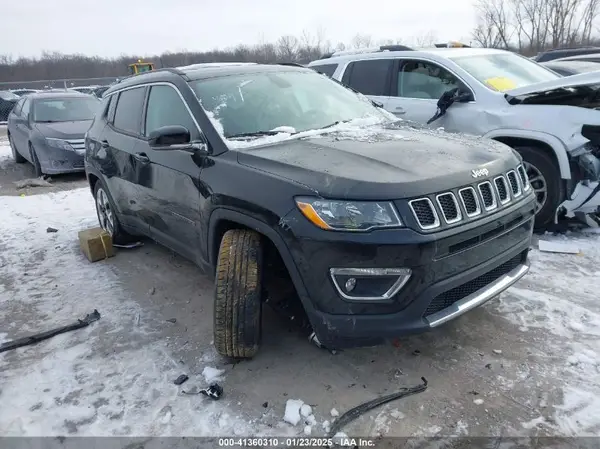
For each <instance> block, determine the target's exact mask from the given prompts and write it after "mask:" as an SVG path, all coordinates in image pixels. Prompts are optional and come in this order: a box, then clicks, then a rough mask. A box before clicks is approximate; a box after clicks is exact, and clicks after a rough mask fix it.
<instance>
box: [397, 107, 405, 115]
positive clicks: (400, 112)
mask: <svg viewBox="0 0 600 449" xmlns="http://www.w3.org/2000/svg"><path fill="white" fill-rule="evenodd" d="M394 114H398V115H402V114H406V111H405V110H404V108H403V107H401V106H396V107H395V108H394Z"/></svg>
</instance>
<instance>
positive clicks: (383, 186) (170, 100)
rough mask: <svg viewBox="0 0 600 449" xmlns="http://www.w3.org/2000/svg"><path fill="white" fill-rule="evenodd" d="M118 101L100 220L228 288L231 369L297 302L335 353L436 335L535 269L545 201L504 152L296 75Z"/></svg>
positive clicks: (109, 100) (156, 74)
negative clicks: (268, 306)
mask: <svg viewBox="0 0 600 449" xmlns="http://www.w3.org/2000/svg"><path fill="white" fill-rule="evenodd" d="M103 103H104V106H103V108H101V112H99V113H98V115H97V116H96V118H95V120H94V122H93V124H92V126H91V128H90V129H89V131H88V133H87V135H86V162H85V168H86V172H87V177H88V180H89V184H90V188H91V190H92V192H93V195H94V198H95V201H96V206H97V212H98V219H99V221H100V224H101V226H102V227H103V228H104V229H105V230H106V231H108V232H109V233H110V234H111V235H112V236H113V239H114V241H116V242H119V241H124V240H127V239H128V238H130V237H131V235H146V236H150V237H151V238H152V239H154V240H156V241H157V242H159V243H161V244H163V245H165V246H167V247H169V248H171V249H172V250H174V251H175V252H177V253H179V254H181V255H182V256H184V257H187V258H189V259H191V260H192V261H194V262H196V263H197V264H198V265H199V266H200V268H201V269H202V270H203V271H204V272H205V273H208V274H211V275H214V276H215V284H216V288H215V304H214V334H215V339H214V343H215V345H216V348H217V350H218V352H219V353H221V354H223V355H226V356H230V357H252V356H253V355H254V354H255V353H256V351H257V349H258V345H259V341H260V336H261V311H262V303H263V302H264V301H265V300H267V299H268V300H269V302H272V301H273V298H277V297H278V293H281V292H284V293H281V294H279V299H278V301H279V302H278V303H281V301H292V299H290V298H295V299H296V300H298V301H299V302H298V304H300V305H301V306H302V309H303V311H304V312H305V317H306V318H307V319H308V320H307V321H308V323H309V324H310V325H311V326H312V330H313V331H314V333H313V338H314V339H315V340H316V341H317V342H320V343H321V344H322V345H323V346H325V347H328V348H332V349H333V348H340V347H349V346H356V345H363V344H372V343H377V342H378V341H380V340H382V339H383V338H389V337H396V336H400V335H403V334H408V333H413V332H420V331H425V330H427V329H431V328H433V327H436V326H438V325H440V324H442V323H444V322H446V321H448V320H450V319H452V318H455V317H457V316H459V315H461V314H462V313H464V312H466V311H468V310H470V309H472V308H474V307H476V306H478V305H480V304H483V303H484V302H486V301H487V300H489V299H491V298H493V297H495V296H496V295H498V294H499V293H501V292H502V291H504V290H505V289H507V288H508V287H509V286H510V285H512V284H513V283H514V282H516V281H517V280H518V279H520V278H521V277H522V276H524V275H525V273H526V272H527V271H528V261H527V254H528V251H529V245H530V242H531V235H532V223H533V217H534V203H535V201H534V196H533V194H532V188H531V187H530V185H529V184H528V183H527V176H526V175H525V172H524V170H523V167H522V166H521V159H520V157H519V156H518V154H516V153H515V152H514V151H513V150H512V149H510V148H509V147H508V146H505V145H503V144H501V143H498V142H494V141H491V140H484V139H480V138H476V137H466V136H455V135H450V134H445V133H443V132H441V131H440V132H435V131H420V130H418V129H416V128H414V127H411V126H408V125H406V124H403V122H401V121H400V122H399V121H398V119H396V118H395V117H394V116H391V115H390V114H388V113H386V112H385V111H384V110H382V109H381V108H378V107H376V106H375V105H374V104H373V103H371V102H370V101H369V100H367V99H366V97H364V96H362V95H361V94H358V93H356V92H353V91H351V90H349V89H348V88H346V87H344V86H342V85H340V84H339V83H337V82H335V81H332V80H331V79H329V78H327V77H326V76H324V75H321V74H318V73H316V72H314V71H313V70H311V69H307V68H301V67H294V66H290V65H259V64H241V63H240V64H200V65H196V66H188V67H185V68H179V69H161V70H156V71H153V72H150V73H146V74H141V75H135V76H133V77H130V78H127V79H125V80H123V81H121V82H120V83H118V84H116V85H114V86H112V87H111V88H110V89H108V90H107V91H106V93H105V94H104V98H103ZM286 286H291V290H290V291H289V292H286V290H285V287H286ZM288 293H289V294H288ZM282 298H283V299H282Z"/></svg>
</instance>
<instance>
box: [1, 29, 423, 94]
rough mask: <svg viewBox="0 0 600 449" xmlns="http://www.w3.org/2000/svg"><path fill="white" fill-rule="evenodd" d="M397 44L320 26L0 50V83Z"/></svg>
mask: <svg viewBox="0 0 600 449" xmlns="http://www.w3.org/2000/svg"><path fill="white" fill-rule="evenodd" d="M433 39H435V35H434V34H433V33H427V34H425V35H423V36H420V37H419V38H418V39H417V41H418V43H425V44H426V45H428V44H430V43H431V42H429V41H432V40H433ZM396 43H400V40H399V39H395V40H393V39H388V40H380V41H375V40H374V39H372V38H371V36H368V35H361V34H357V35H356V36H355V37H354V38H353V39H352V41H351V42H350V43H349V44H344V43H338V44H337V45H332V43H331V41H329V40H327V39H326V38H325V34H324V31H323V30H322V29H319V30H317V32H316V33H310V32H304V33H303V34H302V35H301V36H299V37H297V36H291V35H288V36H282V37H280V38H279V39H278V40H277V41H276V42H261V43H258V44H256V45H238V46H236V47H234V48H229V49H217V50H212V51H205V52H193V51H180V52H167V53H163V54H156V55H126V56H121V57H118V58H103V57H99V56H87V55H82V54H74V55H71V54H63V53H59V52H44V53H43V54H42V55H41V57H39V58H29V57H19V58H13V57H11V56H9V55H0V82H4V83H7V82H19V81H21V82H26V81H37V80H57V79H78V78H103V77H107V78H108V77H119V76H125V75H127V66H128V65H129V64H131V63H133V62H136V61H137V60H138V59H142V60H143V61H148V62H153V63H154V65H155V67H156V68H161V67H177V66H182V65H189V64H198V63H203V62H258V63H275V62H295V63H300V64H307V63H308V62H310V61H313V60H315V59H319V58H320V57H321V56H323V55H324V54H326V53H329V52H333V51H336V50H345V49H348V48H364V47H370V46H373V45H390V44H396Z"/></svg>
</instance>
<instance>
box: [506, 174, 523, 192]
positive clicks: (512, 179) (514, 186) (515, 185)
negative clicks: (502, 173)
mask: <svg viewBox="0 0 600 449" xmlns="http://www.w3.org/2000/svg"><path fill="white" fill-rule="evenodd" d="M506 177H507V178H508V183H509V184H510V189H511V190H512V194H513V196H514V197H515V198H516V197H518V196H521V194H522V193H523V192H522V191H521V185H520V184H519V178H517V173H516V172H515V171H514V170H511V171H509V172H508V173H507V174H506Z"/></svg>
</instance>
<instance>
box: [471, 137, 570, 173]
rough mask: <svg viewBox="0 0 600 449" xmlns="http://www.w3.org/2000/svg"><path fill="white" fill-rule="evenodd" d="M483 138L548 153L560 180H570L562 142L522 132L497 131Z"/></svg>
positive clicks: (566, 157)
mask: <svg viewBox="0 0 600 449" xmlns="http://www.w3.org/2000/svg"><path fill="white" fill-rule="evenodd" d="M483 137H485V138H489V139H493V140H497V141H498V142H502V143H504V144H506V145H508V146H510V147H512V148H515V147H519V146H528V147H535V148H539V149H541V150H544V151H545V152H547V153H548V155H550V156H551V157H552V159H553V160H554V162H555V163H556V165H557V167H558V169H559V171H560V176H561V178H562V179H571V167H570V165H569V157H568V155H567V150H566V148H565V146H564V145H563V144H562V142H561V141H560V140H559V139H558V138H556V137H555V136H553V135H551V134H546V133H541V132H531V131H522V130H518V129H515V130H507V129H499V130H496V131H491V132H489V133H487V134H485V135H484V136H483Z"/></svg>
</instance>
